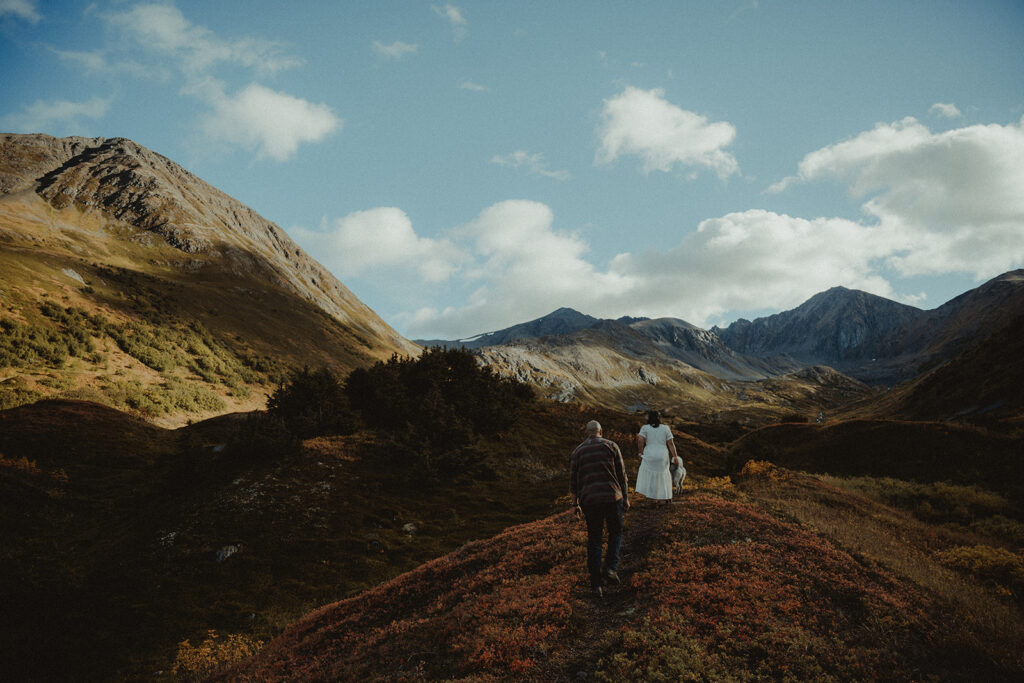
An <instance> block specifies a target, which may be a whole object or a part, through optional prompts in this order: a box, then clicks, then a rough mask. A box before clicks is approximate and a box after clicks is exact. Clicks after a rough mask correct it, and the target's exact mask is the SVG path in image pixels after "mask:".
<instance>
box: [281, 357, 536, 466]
mask: <svg viewBox="0 0 1024 683" xmlns="http://www.w3.org/2000/svg"><path fill="white" fill-rule="evenodd" d="M532 400H533V391H532V390H531V389H530V388H529V387H528V386H527V385H525V384H522V383H520V382H517V381H515V380H513V379H507V378H503V377H499V376H498V375H496V374H494V372H493V371H492V370H491V369H490V368H487V367H481V366H480V365H478V364H477V362H476V358H475V357H474V356H473V354H472V353H471V352H469V351H465V350H462V349H441V348H433V349H428V350H426V351H424V352H423V354H422V355H421V356H420V357H419V358H401V357H399V356H398V355H395V356H392V357H391V359H390V360H388V361H387V362H383V361H381V362H378V363H376V364H375V365H373V367H370V368H366V369H357V370H353V371H352V372H351V373H350V374H349V376H348V379H347V381H346V382H345V383H344V385H343V384H342V382H341V381H340V380H339V378H338V377H337V376H336V375H335V374H334V373H333V372H332V371H330V370H328V369H321V370H317V371H310V370H309V369H308V368H306V369H303V370H302V371H300V372H296V373H294V374H293V375H292V377H291V379H290V380H289V381H288V382H287V383H286V384H284V385H282V386H281V388H280V389H278V390H277V391H276V392H274V394H273V395H272V396H271V397H270V400H269V401H268V403H267V411H268V415H269V416H271V417H276V418H279V419H281V420H282V421H283V423H284V424H285V426H286V428H287V429H288V430H289V431H290V432H291V433H292V434H294V435H296V436H297V437H299V438H309V437H311V436H317V435H321V434H344V433H348V432H351V431H353V430H354V429H355V428H356V427H357V426H358V421H361V422H362V423H363V424H364V425H365V426H367V427H369V428H370V429H372V430H374V431H375V432H376V433H377V438H378V441H379V442H380V444H381V445H382V446H385V447H386V448H388V449H391V450H393V451H395V452H396V453H398V454H399V455H400V456H401V457H402V459H403V460H404V461H406V462H410V464H412V465H415V466H416V469H418V474H419V475H423V474H426V475H428V476H443V475H446V474H451V473H452V472H454V471H456V470H458V469H465V468H466V467H467V466H468V465H471V464H473V463H474V462H476V461H477V460H479V459H480V457H482V456H480V455H479V453H476V452H475V451H474V449H473V448H472V446H473V444H474V442H475V441H476V440H477V439H478V438H479V437H481V436H493V435H495V434H497V433H498V432H499V431H501V430H503V429H506V428H507V427H509V426H511V425H512V423H513V422H515V420H516V417H517V414H518V412H519V409H520V408H521V407H522V406H523V405H525V404H526V403H528V402H530V401H532Z"/></svg>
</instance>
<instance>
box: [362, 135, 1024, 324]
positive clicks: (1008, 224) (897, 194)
mask: <svg viewBox="0 0 1024 683" xmlns="http://www.w3.org/2000/svg"><path fill="white" fill-rule="evenodd" d="M510 157H511V160H510V163H516V161H515V160H516V156H515V155H510ZM530 157H531V155H530V154H529V153H527V152H524V153H523V154H522V155H520V157H519V158H520V159H521V160H522V163H523V164H524V166H525V164H527V163H528V162H529V160H530ZM496 163H497V162H496ZM823 181H831V182H838V183H841V184H842V185H844V186H846V187H848V188H849V191H850V194H851V196H852V197H853V198H854V199H855V200H857V201H858V202H859V203H860V205H861V207H862V208H863V211H864V213H863V216H862V217H861V219H860V220H851V219H848V218H835V217H833V218H828V217H820V218H810V219H809V218H801V217H797V216H791V215H787V214H784V213H777V212H772V211H765V210H759V209H752V210H747V211H738V212H733V213H729V214H726V215H723V216H719V217H715V218H709V219H707V220H704V221H702V222H701V223H700V224H699V225H698V226H697V228H696V230H691V226H685V225H681V226H679V235H680V236H679V237H678V238H677V239H676V240H670V239H667V240H665V241H664V243H662V244H659V245H657V246H656V247H655V246H652V247H651V248H649V249H638V250H635V251H633V252H629V253H621V254H619V255H617V256H615V257H614V258H612V259H610V260H607V261H598V260H596V259H595V258H593V257H592V255H591V252H590V244H589V242H588V240H587V237H586V234H585V233H583V232H576V231H572V230H566V229H564V228H560V227H558V226H557V225H556V221H555V215H554V212H553V211H552V210H551V208H550V207H548V206H546V205H545V204H541V203H539V202H534V201H527V200H510V201H504V202H499V203H497V204H494V205H493V206H490V207H488V208H486V209H484V210H483V211H481V212H480V213H479V215H478V216H477V217H476V218H474V219H473V220H471V221H469V222H468V223H466V224H464V225H462V226H459V227H457V228H453V229H451V230H449V231H448V232H447V233H446V236H445V238H444V243H445V249H447V250H450V251H448V252H446V253H450V254H458V255H459V260H458V261H457V263H458V267H451V268H450V269H449V270H448V271H446V272H447V273H448V280H446V283H447V286H448V287H449V289H452V288H455V287H460V288H462V290H463V291H464V292H465V294H464V296H463V299H462V301H461V302H460V303H458V304H457V305H454V306H450V307H448V308H443V309H442V308H440V307H438V306H436V304H434V302H432V301H431V300H430V293H429V289H427V288H424V287H422V284H420V286H419V288H418V290H417V283H416V282H406V283H404V285H403V287H402V297H403V298H399V299H396V301H397V302H400V303H398V304H396V307H397V306H400V305H404V306H405V307H406V308H405V312H404V313H402V314H401V315H398V316H396V317H395V321H396V323H398V324H400V325H401V326H402V327H403V329H404V330H405V331H406V334H409V335H411V336H414V337H420V338H448V339H454V338H460V337H467V336H470V335H472V334H477V333H480V332H484V331H488V330H493V329H498V328H501V327H506V326H508V325H511V324H514V323H517V322H522V321H525V320H530V319H533V318H537V317H539V316H542V315H545V314H547V313H550V312H551V311H552V310H555V309H556V308H558V307H560V306H570V307H573V308H576V309H578V310H581V311H584V312H586V313H589V314H591V315H596V316H601V317H609V318H616V317H619V316H622V315H627V314H628V315H647V316H651V317H658V316H672V317H679V318H683V319H685V320H688V321H689V322H691V323H693V324H696V325H700V326H703V327H707V326H709V325H712V324H716V323H721V322H726V320H725V319H724V316H725V315H727V314H729V313H732V312H736V311H745V310H758V309H765V308H775V309H778V308H790V307H793V306H797V305H799V304H800V303H802V302H803V301H806V300H807V299H808V298H809V297H810V296H812V295H814V294H816V293H818V292H820V291H823V290H825V289H828V288H830V287H833V286H835V285H843V286H846V287H850V288H853V289H860V290H864V291H868V292H871V293H874V294H877V295H879V296H885V297H888V298H891V299H896V300H901V301H904V302H906V303H910V304H915V305H916V304H919V303H920V302H921V300H922V295H920V294H916V293H903V292H900V291H897V289H896V288H895V287H894V286H893V283H894V282H898V281H897V280H893V279H892V278H896V277H900V276H914V275H921V274H943V273H952V272H960V273H970V274H973V275H974V276H975V277H977V278H979V279H981V278H985V277H993V276H994V275H997V274H999V273H1001V272H1004V271H1007V270H1010V269H1013V268H1017V267H1021V266H1024V240H1022V239H1021V237H1022V235H1024V193H1021V192H1020V188H1021V187H1024V119H1022V120H1021V121H1020V122H1017V123H1013V124H1010V125H1005V126H1003V125H985V126H982V125H979V126H970V127H965V128H960V129H956V130H951V131H946V132H942V133H932V132H931V131H929V130H928V129H927V128H926V127H925V126H923V125H922V124H921V123H920V122H918V121H916V120H915V119H910V118H908V119H903V120H901V121H897V122H894V123H891V124H880V125H878V126H876V127H874V128H873V129H871V130H867V131H864V132H863V133H861V134H859V135H856V136H854V137H852V138H850V139H848V140H843V141H840V142H837V143H836V144H834V145H829V146H827V147H824V148H822V149H819V150H816V151H814V152H811V153H810V154H808V155H807V156H806V157H805V158H804V159H803V160H802V161H801V163H800V164H799V166H798V169H797V175H795V176H793V178H792V182H793V183H811V182H823ZM392 211H395V212H397V211H398V210H397V209H393V210H392ZM401 218H405V220H398V219H401ZM395 222H396V223H398V224H400V227H401V230H400V231H399V230H395V234H397V235H400V238H395V239H392V240H383V239H382V240H375V241H373V242H372V243H371V242H370V240H365V241H364V242H362V243H360V244H362V249H363V251H360V250H359V249H357V248H355V247H353V246H351V245H350V246H348V247H346V248H348V249H351V250H352V252H353V256H352V258H353V259H357V260H358V259H363V260H364V261H366V262H369V263H375V262H379V261H380V260H381V259H384V258H393V257H390V256H388V257H385V256H374V255H373V253H374V252H375V250H379V251H382V252H385V253H391V252H393V253H396V254H409V253H411V254H418V256H419V258H424V257H429V256H430V255H432V254H435V253H436V251H435V250H436V249H438V248H439V247H438V246H437V244H436V242H438V241H437V240H430V239H427V238H422V237H419V236H417V235H416V233H415V230H414V229H413V228H412V226H411V223H410V222H409V221H408V219H407V217H405V216H404V214H402V213H401V212H398V214H397V218H396V221H395ZM360 234H364V235H365V234H373V232H372V231H368V230H364V231H362V232H361V233H360ZM353 239H354V238H353ZM391 243H398V244H403V245H414V246H412V247H409V248H408V249H407V250H403V249H401V248H398V247H392V248H387V247H385V246H384V245H385V244H391ZM416 245H419V246H416ZM394 258H395V263H401V264H402V265H403V270H404V271H409V272H413V273H414V275H415V278H416V279H417V280H418V281H419V282H420V283H422V282H423V281H424V280H427V276H426V274H425V273H424V272H422V271H419V270H417V269H418V268H420V266H419V261H418V260H416V258H414V257H413V256H408V257H402V258H397V257H394ZM375 259H376V261H375ZM444 262H445V263H455V261H453V260H451V259H449V260H446V261H444ZM410 291H417V293H418V294H419V295H420V296H418V297H412V296H410V295H409V292H410ZM432 304H433V305H432Z"/></svg>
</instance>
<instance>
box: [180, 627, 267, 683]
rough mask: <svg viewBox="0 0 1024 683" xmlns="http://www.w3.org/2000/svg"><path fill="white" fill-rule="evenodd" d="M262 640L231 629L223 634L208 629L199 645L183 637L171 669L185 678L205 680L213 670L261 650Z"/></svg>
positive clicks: (227, 665)
mask: <svg viewBox="0 0 1024 683" xmlns="http://www.w3.org/2000/svg"><path fill="white" fill-rule="evenodd" d="M262 647H263V641H260V640H254V639H252V638H250V637H249V636H245V635H241V634H238V633H232V634H230V635H228V637H227V638H221V637H220V636H219V635H218V634H217V632H216V631H213V630H210V631H207V634H206V639H205V640H203V642H202V643H200V644H199V645H192V643H190V642H189V641H188V640H183V641H182V642H181V643H180V644H179V645H178V655H177V657H176V658H175V660H174V666H173V667H172V669H171V673H172V674H173V675H174V676H176V677H177V678H178V679H179V680H183V681H205V680H206V679H208V678H210V677H211V676H213V675H214V674H216V673H218V672H220V671H223V670H224V669H226V668H228V667H229V666H232V665H234V664H237V663H238V662H241V661H243V660H245V659H248V658H249V657H251V656H252V655H254V654H256V653H257V652H259V650H260V648H262Z"/></svg>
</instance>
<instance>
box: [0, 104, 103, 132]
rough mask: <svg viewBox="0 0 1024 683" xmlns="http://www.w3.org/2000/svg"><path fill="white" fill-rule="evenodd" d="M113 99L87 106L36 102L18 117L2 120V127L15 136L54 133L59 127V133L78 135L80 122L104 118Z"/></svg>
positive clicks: (8, 116) (12, 116)
mask: <svg viewBox="0 0 1024 683" xmlns="http://www.w3.org/2000/svg"><path fill="white" fill-rule="evenodd" d="M112 101H113V98H112V97H107V98H103V97H94V98H92V99H91V100H88V101H86V102H70V101H68V100H52V101H49V102H46V101H43V100H38V101H36V102H35V103H34V104H31V105H29V106H27V107H25V109H24V110H22V111H21V112H20V113H17V114H9V115H7V116H5V117H4V119H3V124H4V127H5V128H7V129H8V130H11V131H13V132H16V133H44V132H45V133H51V134H52V133H54V132H55V127H57V126H60V127H61V132H64V131H67V132H71V133H75V132H81V131H80V126H81V122H80V119H83V118H88V119H99V118H103V117H104V116H106V114H107V111H108V110H109V109H110V103H111V102H112Z"/></svg>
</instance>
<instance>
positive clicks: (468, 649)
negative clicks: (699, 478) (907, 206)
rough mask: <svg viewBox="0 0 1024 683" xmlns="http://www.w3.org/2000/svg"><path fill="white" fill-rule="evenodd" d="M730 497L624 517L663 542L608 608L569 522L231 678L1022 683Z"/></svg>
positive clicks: (912, 600)
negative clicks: (589, 581)
mask: <svg viewBox="0 0 1024 683" xmlns="http://www.w3.org/2000/svg"><path fill="white" fill-rule="evenodd" d="M754 469H756V468H754ZM770 471H771V468H766V472H770ZM718 489H721V490H722V491H725V489H724V488H723V487H722V486H720V485H718V484H716V486H714V487H711V488H709V489H707V490H708V491H711V492H712V493H698V494H697V495H694V496H691V497H688V498H686V499H684V500H682V501H677V503H676V504H675V505H673V506H671V509H668V510H666V509H665V508H656V507H655V506H653V505H650V504H648V503H644V502H640V503H639V505H638V509H637V510H635V511H633V512H630V513H629V514H628V515H627V525H629V524H635V525H643V524H648V525H649V524H655V527H656V529H655V531H654V532H652V533H653V538H651V539H649V540H648V541H647V542H646V543H645V545H646V546H647V547H644V548H639V547H632V548H631V547H627V548H626V552H627V553H630V552H634V553H638V554H640V555H641V557H637V558H634V562H635V563H636V565H638V569H636V570H635V571H633V572H631V574H630V575H628V576H625V577H624V578H625V579H626V581H625V584H624V585H623V586H622V587H620V588H617V589H613V592H612V593H611V594H610V596H609V597H608V598H606V600H608V601H609V602H608V603H606V604H605V605H601V604H598V605H594V604H593V603H592V602H591V601H590V600H589V598H588V596H587V591H586V588H585V586H586V584H585V571H584V569H583V562H584V557H583V554H584V551H583V541H584V539H583V531H582V527H581V525H580V524H579V523H578V522H577V521H576V520H574V519H573V518H572V517H571V516H570V515H568V514H564V513H563V514H559V515H555V516H553V517H549V518H547V519H545V520H541V521H539V522H535V523H531V524H526V525H522V526H518V527H514V528H511V529H509V530H507V531H506V532H504V533H502V534H500V535H499V536H496V537H494V538H492V539H490V540H487V541H478V542H473V543H470V544H467V545H466V546H464V547H463V548H461V549H460V550H458V551H457V552H455V553H452V554H450V555H448V556H446V557H442V558H440V559H438V560H435V561H433V562H430V563H428V564H426V565H423V566H421V567H420V568H418V569H416V570H415V571H413V572H410V573H408V574H405V575H402V576H400V577H398V578H397V579H395V580H393V581H391V582H390V583H387V584H384V585H381V586H379V587H377V588H375V589H372V590H370V591H368V592H366V593H363V594H361V595H359V596H357V597H355V598H351V599H349V600H345V601H342V602H339V603H336V604H333V605H329V606H327V607H324V608H323V609H321V610H319V611H317V612H314V613H312V614H310V615H309V616H308V617H306V618H305V619H304V620H302V621H301V622H299V623H298V624H296V625H294V626H292V627H291V628H289V629H288V630H286V631H285V633H284V634H283V635H282V636H281V637H279V638H278V639H277V640H275V641H273V642H272V643H271V644H270V645H269V646H268V647H267V648H266V649H265V650H264V651H263V652H261V653H260V654H259V655H258V656H256V657H255V658H254V659H252V660H250V661H249V662H246V663H244V664H243V665H241V666H240V667H239V668H237V669H235V670H233V671H231V672H230V673H229V674H228V675H227V677H228V678H230V679H232V680H250V681H255V680H260V681H263V680H281V679H289V680H306V679H315V680H438V679H441V680H449V679H452V680H474V681H476V680H484V681H487V680H567V679H569V678H572V677H573V675H575V674H579V673H580V672H581V671H582V672H583V673H586V675H587V676H588V679H589V680H593V678H591V677H594V678H597V679H598V680H606V681H623V680H644V681H681V680H789V681H802V680H928V679H932V678H935V679H945V678H949V677H952V678H965V677H966V678H970V677H972V676H980V677H981V678H982V679H985V680H1000V679H1004V680H1009V679H1013V677H1014V676H1015V675H1017V674H1019V673H1020V672H1019V671H1016V670H1014V671H1010V670H1007V669H1004V668H1002V666H1003V665H1001V664H996V663H994V662H993V661H992V660H991V659H990V658H988V657H987V656H986V655H985V654H984V653H983V652H982V651H981V650H979V649H978V648H977V645H976V643H974V642H972V641H971V640H970V639H963V638H962V635H963V634H962V633H961V632H959V631H957V630H956V625H955V624H950V623H947V622H948V620H946V619H944V612H943V609H944V606H943V605H942V604H941V603H940V602H939V601H938V600H937V599H936V598H935V596H932V595H930V594H928V593H927V592H925V591H923V590H922V589H920V588H919V587H917V586H916V585H914V584H913V583H912V582H910V581H908V580H907V579H905V578H902V577H899V576H896V575H894V574H893V573H891V572H889V571H887V570H886V569H884V568H883V567H882V566H881V565H879V564H877V563H875V562H873V561H871V560H869V559H867V558H864V557H859V556H855V555H853V554H850V553H849V552H847V551H845V550H843V549H841V548H838V547H836V546H835V545H833V544H832V543H831V542H829V541H828V540H826V539H824V538H823V537H821V536H819V535H817V534H814V533H812V532H810V531H808V530H805V529H801V528H800V527H798V526H795V525H793V524H790V523H786V522H782V521H780V520H778V519H776V518H775V517H773V516H772V515H771V514H769V513H767V512H764V511H762V510H759V509H758V508H757V507H755V506H754V505H753V504H751V503H747V502H740V501H737V500H726V499H724V498H722V497H721V496H720V495H719V494H718V493H714V491H716V490H718ZM698 490H699V489H698ZM726 493H728V494H729V495H734V493H731V492H726ZM735 495H739V494H735ZM613 605H614V606H613ZM581 651H582V652H583V653H584V654H580V652H581ZM581 667H582V669H581Z"/></svg>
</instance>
